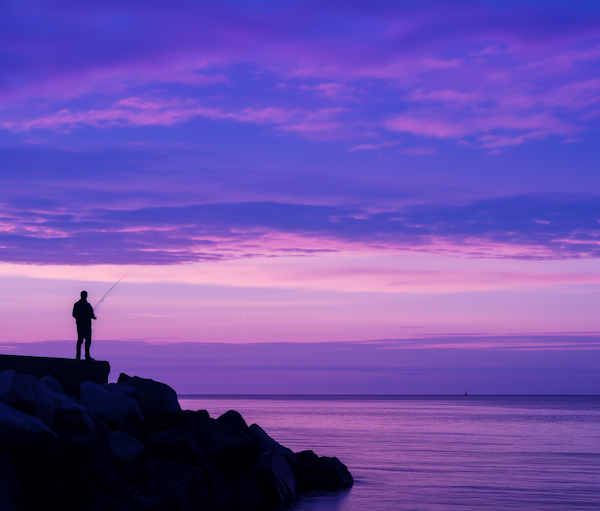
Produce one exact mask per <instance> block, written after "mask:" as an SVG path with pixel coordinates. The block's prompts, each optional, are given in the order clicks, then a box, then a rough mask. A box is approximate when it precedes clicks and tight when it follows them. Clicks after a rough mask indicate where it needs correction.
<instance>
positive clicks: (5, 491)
mask: <svg viewBox="0 0 600 511" xmlns="http://www.w3.org/2000/svg"><path fill="white" fill-rule="evenodd" d="M0 509H1V510H2V511H17V506H15V502H14V500H13V498H12V495H11V494H10V489H9V487H8V483H7V482H6V481H5V480H4V479H3V478H2V477H0Z"/></svg>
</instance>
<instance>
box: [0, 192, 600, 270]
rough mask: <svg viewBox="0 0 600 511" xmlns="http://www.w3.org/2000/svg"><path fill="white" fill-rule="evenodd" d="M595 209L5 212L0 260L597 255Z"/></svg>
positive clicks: (538, 202)
mask: <svg viewBox="0 0 600 511" xmlns="http://www.w3.org/2000/svg"><path fill="white" fill-rule="evenodd" d="M598 206H599V199H598V198H597V197H594V196H588V197H570V196H568V195H567V196H518V197H505V198H500V199H488V200H481V201H477V202H474V203H471V204H468V205H464V206H440V205H430V206H427V205H419V206H408V207H405V208H402V209H399V210H394V211H385V212H370V211H368V210H364V209H361V208H356V207H345V206H314V205H301V204H285V203H275V202H262V203H228V204H224V203H222V204H203V205H195V206H181V207H155V208H143V209H134V210H106V209H91V210H87V211H85V210H84V211H77V212H76V211H65V210H64V209H61V210H60V211H58V210H57V211H52V210H48V209H43V210H39V211H18V210H7V209H5V210H4V211H3V212H2V215H1V216H0V223H1V225H2V235H1V236H0V245H2V260H3V261H7V262H17V263H41V264H44V263H46V264H176V263H185V262H194V261H224V260H229V259H239V258H252V257H257V256H260V257H264V256H279V257H281V256H287V255H290V252H291V253H293V254H294V255H305V256H314V255H317V254H318V253H319V250H322V249H329V250H331V249H335V250H345V249H351V248H352V247H354V249H357V248H360V247H365V248H367V247H370V248H371V249H376V250H390V249H391V250H397V249H402V250H410V251H415V250H416V251H419V250H423V251H427V252H432V253H439V254H450V255H457V256H467V257H480V258H481V257H483V258H490V257H491V258H509V259H529V260H540V259H573V258H582V257H583V258H589V257H592V258H594V257H596V258H597V257H600V217H599V214H598V211H600V208H599V207H598ZM318 240H327V241H328V242H329V244H330V246H329V247H323V246H322V244H320V243H319V241H318ZM291 245H292V246H291ZM294 250H295V252H294Z"/></svg>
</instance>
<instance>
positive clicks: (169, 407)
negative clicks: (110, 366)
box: [119, 373, 181, 420]
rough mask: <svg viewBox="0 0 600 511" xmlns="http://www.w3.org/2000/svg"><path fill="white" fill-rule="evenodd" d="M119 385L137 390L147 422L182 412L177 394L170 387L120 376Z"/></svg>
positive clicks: (136, 377) (155, 382) (152, 381)
mask: <svg viewBox="0 0 600 511" xmlns="http://www.w3.org/2000/svg"><path fill="white" fill-rule="evenodd" d="M119 383H125V384H127V385H129V386H131V387H133V388H134V389H136V390H137V391H138V392H139V393H140V395H141V396H142V401H141V403H140V406H141V409H142V413H143V415H144V417H145V419H146V420H154V419H157V418H159V417H161V416H163V415H169V414H171V413H174V412H180V411H181V407H180V406H179V401H177V393H176V392H175V391H174V390H173V389H172V388H171V387H169V386H168V385H165V384H164V383H160V382H158V381H154V380H150V379H147V378H139V377H138V376H133V377H132V376H128V375H126V374H125V373H121V374H120V375H119Z"/></svg>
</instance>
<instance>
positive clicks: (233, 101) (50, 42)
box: [0, 2, 600, 149]
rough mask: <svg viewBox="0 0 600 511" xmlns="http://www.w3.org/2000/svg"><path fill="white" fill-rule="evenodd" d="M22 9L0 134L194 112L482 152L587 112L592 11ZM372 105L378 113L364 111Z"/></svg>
mask: <svg viewBox="0 0 600 511" xmlns="http://www.w3.org/2000/svg"><path fill="white" fill-rule="evenodd" d="M29 4H30V5H32V3H29ZM33 5H34V6H35V8H31V9H29V8H28V9H25V8H24V7H23V6H22V5H20V4H18V3H9V4H8V5H7V7H6V8H5V12H4V16H3V18H4V20H5V21H4V24H3V26H2V31H3V34H4V37H3V39H2V41H3V42H2V43H1V44H0V52H2V56H3V62H4V63H5V64H4V66H3V69H4V74H3V75H0V101H1V100H2V99H4V101H3V105H2V108H3V112H4V115H3V117H4V119H5V121H4V122H3V124H2V126H3V127H4V129H8V130H40V129H44V130H65V129H77V128H79V127H82V126H86V125H91V126H113V127H123V126H149V125H161V126H172V125H174V124H177V123H181V122H184V121H186V120H189V119H191V118H194V117H203V118H207V119H213V120H231V121H238V122H249V123H255V124H259V125H260V124H270V125H274V126H277V127H279V128H280V129H281V130H282V131H284V132H287V133H290V134H293V135H295V136H300V137H304V138H306V137H308V138H311V139H316V140H322V141H328V140H339V139H352V140H354V139H363V140H362V142H360V143H359V144H356V143H353V147H357V146H360V145H361V144H362V145H368V144H383V143H385V142H386V141H387V142H393V140H388V139H389V138H390V137H393V136H394V135H396V136H398V134H400V135H402V134H410V135H416V136H418V137H426V138H443V139H451V140H461V141H465V140H466V141H469V142H470V143H471V144H472V145H476V146H482V147H484V148H490V149H497V148H499V147H506V146H514V145H521V144H526V143H529V142H531V141H535V140H539V139H543V138H547V137H550V136H556V137H561V138H563V139H568V138H570V137H573V136H574V135H575V134H577V133H581V132H586V131H588V130H590V129H591V128H592V127H593V123H594V122H595V120H597V119H598V117H599V116H600V81H599V80H598V78H597V73H596V72H595V69H597V66H598V61H599V60H600V28H599V27H600V20H599V17H598V13H597V10H594V9H586V8H583V7H582V8H581V9H569V8H566V7H565V5H561V4H553V5H552V6H546V7H545V8H544V10H543V12H540V10H539V9H538V8H536V5H535V4H533V3H528V2H524V3H520V4H514V5H511V6H508V7H506V8H502V9H501V8H497V7H495V6H493V5H492V4H485V5H483V4H477V3H471V2H458V3H453V5H452V6H448V5H446V4H444V3H439V2H426V3H424V4H419V5H414V6H413V5H403V4H394V3H383V4H379V5H378V6H368V5H360V4H354V3H350V4H347V5H343V4H339V3H335V2H325V3H310V2H309V3H306V2H302V3H295V2H292V3H286V4H285V5H271V4H265V5H261V6H253V7H252V9H249V8H247V7H244V6H243V5H241V4H227V3H225V4H215V5H212V4H211V5H208V4H193V3H184V2H181V3H178V2H175V3H170V4H169V6H166V5H162V4H155V5H153V6H152V8H149V7H148V6H147V4H146V3H138V2H128V3H127V5H122V6H118V5H116V4H110V5H106V4H99V3H94V2H87V3H86V5H85V6H82V5H80V4H78V3H71V2H62V3H58V4H53V7H52V8H50V7H49V4H45V3H43V2H42V3H35V2H33ZM333 20H335V22H333ZM41 23H43V25H44V26H46V27H47V28H48V30H47V31H40V30H39V26H40V24H41ZM52 33H60V34H61V37H53V36H51V35H50V34H52ZM107 33H110V34H111V37H110V39H107V36H106V34H107ZM99 47H102V48H103V50H102V51H101V52H100V51H98V48H99ZM157 91H160V92H161V93H162V95H157ZM274 91H275V92H274ZM140 98H143V99H140ZM165 98H166V99H165ZM173 98H176V99H173ZM382 99H383V100H384V101H385V102H386V103H387V104H388V105H393V107H392V108H391V109H384V110H382V109H381V108H379V104H380V102H381V100H382ZM301 102H302V103H310V104H311V105H310V108H306V107H302V108H300V107H298V106H297V105H299V104H300V103H301ZM98 103H101V104H103V105H105V106H104V107H102V108H98V107H97V104H98ZM390 110H391V111H390ZM342 112H345V115H344V116H341V113H342ZM34 113H35V115H32V114H34ZM341 117H342V118H341ZM372 137H376V138H379V139H380V140H379V141H376V142H373V141H370V140H368V139H369V138H372Z"/></svg>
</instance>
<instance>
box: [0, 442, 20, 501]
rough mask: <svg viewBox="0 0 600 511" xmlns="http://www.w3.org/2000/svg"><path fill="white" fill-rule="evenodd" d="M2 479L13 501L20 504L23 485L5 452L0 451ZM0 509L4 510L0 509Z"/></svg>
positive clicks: (0, 475) (0, 473) (0, 474)
mask: <svg viewBox="0 0 600 511" xmlns="http://www.w3.org/2000/svg"><path fill="white" fill-rule="evenodd" d="M0 478H2V479H3V480H4V482H5V483H6V485H7V488H8V491H9V492H10V496H11V497H12V499H13V500H14V501H15V502H18V501H19V499H21V498H22V497H23V490H21V485H20V484H19V480H18V479H17V475H16V474H15V471H14V469H13V467H12V464H11V463H10V459H9V458H8V456H7V455H6V453H5V452H4V451H0ZM0 509H3V508H1V507H0Z"/></svg>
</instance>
